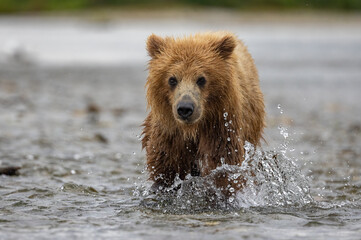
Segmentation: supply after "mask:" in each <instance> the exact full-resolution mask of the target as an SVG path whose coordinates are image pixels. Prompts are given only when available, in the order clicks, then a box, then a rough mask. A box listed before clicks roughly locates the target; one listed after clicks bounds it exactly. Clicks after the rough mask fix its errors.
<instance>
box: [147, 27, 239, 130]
mask: <svg viewBox="0 0 361 240" xmlns="http://www.w3.org/2000/svg"><path fill="white" fill-rule="evenodd" d="M236 46H237V38H236V37H235V36H234V35H233V34H230V33H229V34H228V33H220V34H217V35H215V34H209V35H207V34H199V35H194V36H190V37H184V38H171V37H166V38H161V37H159V36H156V35H154V34H153V35H151V36H150V37H149V38H148V41H147V50H148V53H149V55H150V57H151V60H150V62H149V76H148V79H147V84H146V86H147V99H148V107H150V108H151V109H152V111H153V112H154V113H155V115H156V116H155V117H156V118H158V119H155V121H159V122H162V123H163V124H164V123H165V124H167V125H166V127H167V128H171V127H174V126H180V127H181V129H182V130H184V131H186V130H187V129H189V130H190V131H192V130H193V133H192V134H194V130H195V131H196V129H197V126H198V125H199V124H200V123H202V121H204V120H208V121H209V120H210V119H211V118H212V117H215V115H221V116H222V114H223V111H222V110H223V109H224V101H223V100H222V97H223V96H227V94H228V93H229V91H230V90H231V89H232V88H238V86H234V84H235V83H234V81H230V79H232V76H231V74H232V73H234V71H232V69H231V68H233V67H234V66H233V65H234V64H232V63H234V62H235V59H234V56H233V54H232V53H233V51H234V49H235V48H236Z"/></svg>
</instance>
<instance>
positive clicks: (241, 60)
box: [142, 32, 265, 187]
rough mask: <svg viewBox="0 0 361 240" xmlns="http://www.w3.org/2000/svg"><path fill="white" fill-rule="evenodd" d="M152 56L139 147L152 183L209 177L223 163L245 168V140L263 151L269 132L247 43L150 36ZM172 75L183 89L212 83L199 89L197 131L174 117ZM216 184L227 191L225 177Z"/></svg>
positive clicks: (214, 36) (217, 36) (206, 36)
mask: <svg viewBox="0 0 361 240" xmlns="http://www.w3.org/2000/svg"><path fill="white" fill-rule="evenodd" d="M147 50H148V53H149V55H150V56H151V60H150V62H149V75H148V79H147V83H146V87H147V102H148V109H149V110H150V111H149V114H148V116H147V118H146V119H145V121H144V124H143V126H144V129H143V139H142V146H143V148H145V149H146V154H147V167H148V170H149V172H150V179H151V180H153V181H155V182H156V183H159V184H163V185H166V186H170V185H172V183H173V180H174V178H175V177H176V175H178V176H179V177H180V178H181V179H184V178H185V176H187V175H188V174H193V175H196V174H200V176H207V175H208V174H210V172H211V171H212V170H214V169H216V168H217V167H219V166H221V165H222V162H224V163H226V164H230V165H240V164H241V163H242V161H243V159H244V144H245V141H248V142H250V143H252V144H254V145H259V144H260V140H261V138H262V132H263V128H264V126H265V123H264V118H265V111H264V102H263V95H262V92H261V90H260V87H259V80H258V74H257V69H256V67H255V65H254V61H253V59H252V57H251V55H250V54H249V53H248V51H247V48H246V47H245V46H244V44H243V43H242V42H241V41H240V40H238V39H237V37H236V36H235V35H233V34H232V33H229V32H211V33H201V34H196V35H193V36H188V37H183V38H172V37H166V38H160V37H158V36H156V35H151V36H150V37H149V38H148V41H147ZM172 75H176V77H177V78H178V79H180V80H181V81H184V84H186V81H188V83H187V84H193V83H192V82H194V81H196V79H197V77H199V76H200V75H202V76H205V78H206V79H207V83H206V85H205V87H204V88H203V89H200V90H199V89H198V90H197V92H199V93H200V102H199V104H200V106H201V108H202V115H201V117H200V119H199V121H197V122H195V123H194V124H182V123H180V122H179V121H177V120H176V119H175V117H174V114H173V112H172V104H173V103H174V101H175V99H174V98H175V96H174V91H173V90H172V89H171V88H170V87H169V85H168V79H169V77H171V76H172ZM189 86H193V85H189ZM194 86H195V87H196V85H194ZM225 112H227V113H228V116H227V118H226V120H225V118H224V115H223V114H224V113H225ZM230 120H232V122H231V123H229V121H230ZM226 122H227V123H228V124H229V126H228V127H226V126H225V123H226ZM227 138H228V140H227ZM223 159H224V160H223ZM215 183H216V184H217V185H218V186H223V187H225V186H226V185H228V182H227V181H226V180H225V177H224V178H222V177H220V178H219V179H215Z"/></svg>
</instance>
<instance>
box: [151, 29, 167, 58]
mask: <svg viewBox="0 0 361 240" xmlns="http://www.w3.org/2000/svg"><path fill="white" fill-rule="evenodd" d="M164 44H165V41H164V39H163V38H161V37H158V36H157V35H155V34H152V35H150V36H149V37H148V40H147V51H148V54H149V56H151V57H152V58H154V57H156V56H157V55H158V54H160V53H161V50H162V48H163V46H164Z"/></svg>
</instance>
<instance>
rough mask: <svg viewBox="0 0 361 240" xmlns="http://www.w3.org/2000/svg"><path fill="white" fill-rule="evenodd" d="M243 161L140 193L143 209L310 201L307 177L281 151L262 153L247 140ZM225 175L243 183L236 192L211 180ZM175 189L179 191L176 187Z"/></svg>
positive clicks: (169, 210)
mask: <svg viewBox="0 0 361 240" xmlns="http://www.w3.org/2000/svg"><path fill="white" fill-rule="evenodd" d="M244 149H245V160H244V162H243V163H242V165H241V166H234V165H227V164H223V165H222V166H221V167H218V168H217V169H215V170H213V171H212V173H211V174H210V175H208V176H206V177H192V176H190V175H189V176H187V177H186V179H185V180H183V181H182V180H181V179H179V178H177V179H176V181H175V182H174V184H173V185H172V186H171V187H170V188H167V189H162V191H161V192H158V193H152V192H151V191H144V190H142V191H140V190H139V191H138V193H140V192H142V196H143V197H144V199H143V201H142V204H143V205H144V206H145V207H146V208H150V209H152V210H157V211H162V212H164V213H176V214H183V213H189V212H191V213H195V212H204V211H215V210H222V211H224V210H225V211H237V210H239V209H242V208H250V207H286V206H295V207H302V206H305V205H307V204H310V203H312V202H313V199H312V197H311V195H310V187H309V185H308V182H307V179H306V177H305V176H304V175H303V174H302V173H301V171H300V170H299V168H298V166H297V165H296V164H295V163H294V162H293V161H292V160H291V159H289V158H287V157H286V156H284V154H277V153H276V152H274V151H268V152H264V151H261V150H259V149H255V148H254V146H253V145H252V144H250V143H248V142H246V144H245V146H244ZM223 174H227V175H228V180H229V182H231V181H232V182H234V183H237V182H235V181H239V179H240V177H241V178H242V181H243V180H244V181H245V182H246V184H245V186H244V188H242V190H240V191H236V189H234V188H233V187H232V186H231V185H229V186H228V188H227V190H228V191H229V195H228V196H227V197H226V196H225V195H224V191H222V190H221V189H218V188H217V187H216V186H215V184H214V179H215V178H216V177H217V176H219V175H223ZM175 189H178V190H175Z"/></svg>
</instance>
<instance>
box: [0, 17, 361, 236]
mask: <svg viewBox="0 0 361 240" xmlns="http://www.w3.org/2000/svg"><path fill="white" fill-rule="evenodd" d="M220 14H224V13H220ZM220 16H221V17H220V18H219V19H217V18H215V19H208V18H207V16H203V18H199V16H197V18H196V19H192V18H191V17H187V18H186V19H187V20H184V19H185V18H181V19H171V20H168V21H164V19H152V20H144V19H138V20H134V19H120V20H119V19H118V20H115V21H114V22H113V21H111V22H109V23H108V22H106V23H103V22H102V23H98V22H93V21H88V20H76V19H70V20H69V19H54V18H16V17H11V18H10V17H3V18H1V19H0V36H1V37H0V62H1V64H0V123H1V124H0V167H6V166H19V167H21V169H20V170H19V175H18V176H4V175H2V176H0V239H20V238H25V239H44V238H54V239H63V238H87V239H88V238H89V239H99V238H118V239H166V238H168V239H185V238H187V239H341V238H342V239H361V237H360V236H361V170H360V169H361V168H360V167H361V150H360V145H361V114H360V113H361V105H360V92H361V31H360V26H361V25H360V23H361V22H360V18H359V17H354V18H351V19H348V18H346V17H345V18H342V17H338V18H335V19H334V20H332V21H331V20H329V19H328V18H325V19H326V20H327V21H324V20H322V21H321V20H319V19H318V18H317V17H313V19H311V20H307V21H304V19H303V18H301V19H292V18H291V20H292V21H281V20H280V21H275V22H272V21H268V20H262V19H261V20H258V21H250V22H247V21H245V20H242V19H238V18H237V17H233V18H232V17H229V16H228V15H227V16H223V15H220ZM307 19H308V18H307ZM330 19H333V18H332V16H331V17H330ZM288 20H290V19H288ZM209 29H230V30H232V31H234V32H236V33H237V34H238V36H240V37H241V38H242V39H244V40H245V42H246V43H247V45H248V46H249V50H250V52H251V53H252V54H253V56H254V58H255V60H256V64H257V66H258V69H259V72H260V78H261V85H262V90H263V92H264V95H265V101H266V108H267V129H266V131H265V139H266V140H267V143H264V144H263V148H262V149H258V150H255V151H256V152H257V154H259V157H258V158H257V161H258V162H261V163H262V164H265V165H264V170H266V171H260V172H258V174H256V176H254V178H253V179H251V180H254V181H257V180H258V181H260V180H261V181H263V184H261V185H258V184H256V185H250V186H249V187H248V188H247V189H246V191H245V192H244V193H242V194H238V195H236V196H235V198H234V199H233V200H232V202H224V201H222V199H216V200H214V199H213V200H212V199H211V200H209V199H208V198H207V197H208V196H207V194H206V193H207V192H208V191H209V190H210V189H209V188H208V187H207V186H206V184H204V183H205V180H204V179H200V178H191V179H188V180H187V181H185V182H183V183H180V184H182V188H181V191H179V192H178V193H176V194H172V193H169V194H168V195H167V194H166V195H163V196H155V195H153V194H151V193H149V191H148V190H149V187H150V186H151V183H150V182H148V181H147V173H146V171H145V166H144V164H145V153H144V151H142V150H141V144H140V140H139V135H140V133H141V128H140V127H139V126H140V124H141V123H142V121H143V119H144V117H145V116H146V106H145V91H144V83H145V79H146V75H147V72H146V61H147V57H146V52H145V50H144V45H145V44H144V41H145V39H146V36H147V35H148V34H150V33H151V32H154V33H160V34H162V35H167V34H181V33H189V32H194V31H199V30H209ZM246 147H247V149H248V150H249V151H253V150H252V148H251V147H250V146H246ZM264 152H265V153H268V154H271V155H272V154H278V157H277V167H275V165H272V161H269V162H268V163H269V165H266V164H267V162H264V161H263V160H264V156H263V157H261V155H262V153H264ZM271 155H270V156H271ZM272 156H273V155H272ZM272 156H271V157H270V158H272ZM221 170H222V169H220V171H221ZM243 170H244V169H243ZM243 170H242V169H239V172H242V171H243ZM237 171H238V170H237ZM249 177H250V176H249Z"/></svg>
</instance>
